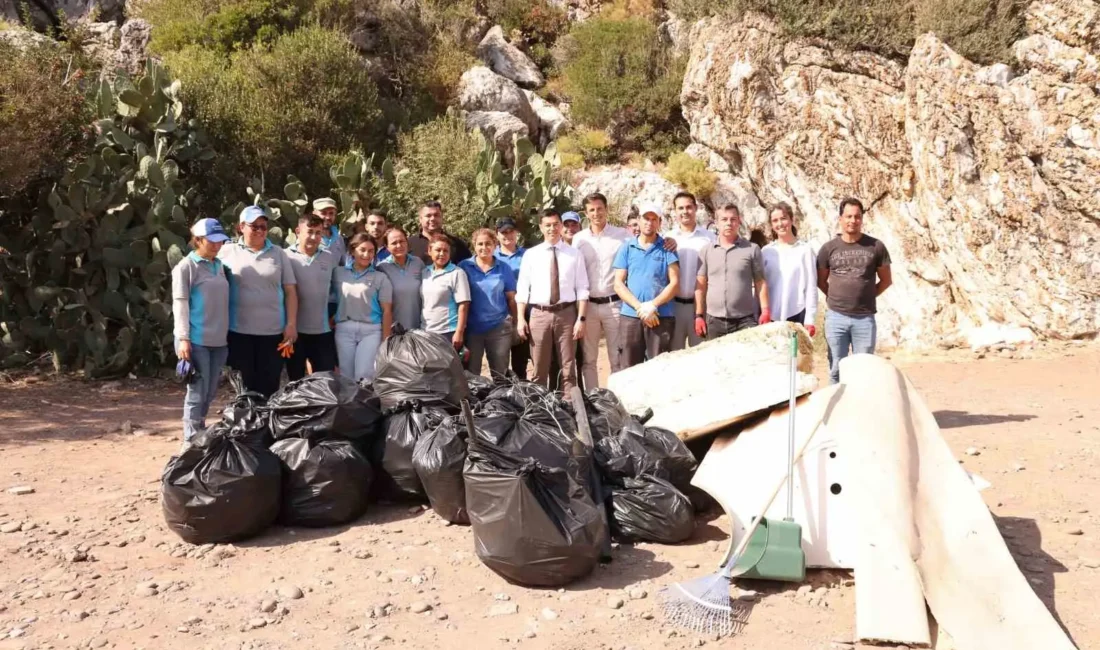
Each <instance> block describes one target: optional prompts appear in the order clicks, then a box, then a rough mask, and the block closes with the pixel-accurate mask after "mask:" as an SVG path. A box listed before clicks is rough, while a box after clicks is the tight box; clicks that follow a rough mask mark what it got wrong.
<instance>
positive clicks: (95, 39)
mask: <svg viewBox="0 0 1100 650" xmlns="http://www.w3.org/2000/svg"><path fill="white" fill-rule="evenodd" d="M85 28H86V29H87V30H88V40H87V42H85V43H84V45H83V49H84V52H85V53H86V54H87V55H88V56H90V57H91V58H92V59H95V60H96V61H98V62H99V63H100V64H101V65H103V66H104V67H112V66H114V62H115V56H116V53H117V52H118V46H119V34H120V30H119V28H118V25H117V24H115V23H88V24H87V25H86V26H85Z"/></svg>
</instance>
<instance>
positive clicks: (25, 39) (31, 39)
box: [0, 27, 57, 51]
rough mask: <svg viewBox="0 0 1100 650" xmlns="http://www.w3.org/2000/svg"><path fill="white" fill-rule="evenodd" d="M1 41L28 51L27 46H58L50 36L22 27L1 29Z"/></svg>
mask: <svg viewBox="0 0 1100 650" xmlns="http://www.w3.org/2000/svg"><path fill="white" fill-rule="evenodd" d="M0 43H5V44H7V45H11V46H13V47H17V48H19V50H21V51H26V50H27V48H30V47H34V46H39V45H52V46H55V47H56V46H57V41H55V40H53V39H52V38H50V37H49V36H46V35H45V34H39V33H38V32H34V31H31V30H29V29H23V28H22V27H16V28H15V29H5V30H2V31H0Z"/></svg>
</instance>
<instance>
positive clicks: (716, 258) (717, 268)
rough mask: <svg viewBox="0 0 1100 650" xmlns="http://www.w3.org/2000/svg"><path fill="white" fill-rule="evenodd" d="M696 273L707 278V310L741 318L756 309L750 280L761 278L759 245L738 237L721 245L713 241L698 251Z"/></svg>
mask: <svg viewBox="0 0 1100 650" xmlns="http://www.w3.org/2000/svg"><path fill="white" fill-rule="evenodd" d="M698 276H699V277H701V278H703V277H705V278H706V279H707V314H709V315H710V316H714V317H717V318H744V317H745V316H752V315H753V314H755V313H756V303H755V301H754V300H753V282H754V281H758V280H759V281H762V280H763V279H764V258H763V257H762V256H761V255H760V247H759V246H757V245H756V244H754V243H752V242H750V241H746V240H744V239H741V238H740V237H738V238H737V239H736V240H735V241H734V242H733V246H730V247H729V248H724V247H723V246H722V244H721V243H720V242H714V243H713V244H709V245H707V246H705V247H704V248H703V249H702V250H700V251H699V273H698Z"/></svg>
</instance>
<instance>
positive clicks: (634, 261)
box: [612, 235, 680, 318]
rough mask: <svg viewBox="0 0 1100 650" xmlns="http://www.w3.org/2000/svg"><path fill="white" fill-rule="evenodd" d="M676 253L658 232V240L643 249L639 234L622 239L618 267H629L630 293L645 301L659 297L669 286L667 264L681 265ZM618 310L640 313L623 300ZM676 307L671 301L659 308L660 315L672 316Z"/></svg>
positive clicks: (627, 275)
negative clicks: (666, 245)
mask: <svg viewBox="0 0 1100 650" xmlns="http://www.w3.org/2000/svg"><path fill="white" fill-rule="evenodd" d="M679 263H680V260H679V258H678V257H677V256H676V253H670V252H669V251H666V250H665V240H664V238H663V237H661V236H660V235H657V241H655V242H653V244H652V245H651V246H650V247H649V248H642V246H641V244H639V243H638V238H637V237H631V238H630V239H628V240H626V241H625V242H623V245H622V246H621V247H620V248H619V252H618V253H616V254H615V263H614V264H613V265H612V268H614V269H615V270H622V269H626V288H627V289H630V293H632V294H634V297H635V298H637V299H638V300H640V301H642V302H649V301H650V300H653V299H654V298H656V297H657V295H658V294H659V293H661V292H662V291H664V288H665V287H667V286H668V267H670V266H672V265H673V264H679ZM619 313H620V314H621V315H623V316H629V317H630V318H637V317H638V312H636V311H634V308H633V307H631V306H630V305H628V304H626V301H625V300H624V301H623V304H622V307H620V308H619ZM674 313H675V307H674V305H673V304H672V301H671V300H670V301H668V302H666V303H665V304H663V305H661V306H660V307H658V308H657V315H658V316H660V317H661V318H672V316H673V314H674Z"/></svg>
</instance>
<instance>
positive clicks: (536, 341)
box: [530, 305, 577, 393]
mask: <svg viewBox="0 0 1100 650" xmlns="http://www.w3.org/2000/svg"><path fill="white" fill-rule="evenodd" d="M576 322H577V306H576V305H570V306H568V307H566V308H565V309H562V310H561V311H555V312H549V311H544V310H542V309H532V310H531V321H530V325H531V356H532V357H533V358H534V361H535V383H536V384H540V385H543V386H546V385H547V384H548V381H547V380H548V379H549V378H550V357H551V351H552V350H557V351H558V358H559V359H561V390H562V392H564V393H568V392H569V390H570V389H571V388H573V387H574V386H576V385H577V360H576V352H575V350H576V342H575V341H573V326H574V325H575V324H576Z"/></svg>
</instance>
